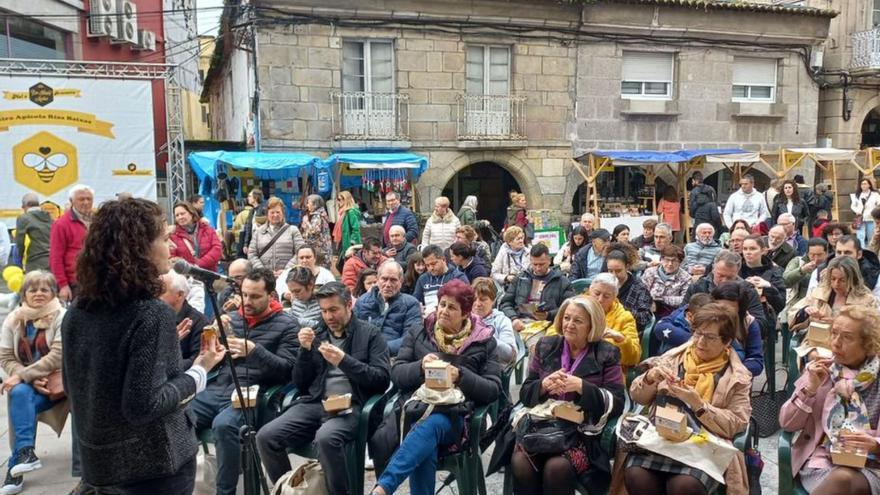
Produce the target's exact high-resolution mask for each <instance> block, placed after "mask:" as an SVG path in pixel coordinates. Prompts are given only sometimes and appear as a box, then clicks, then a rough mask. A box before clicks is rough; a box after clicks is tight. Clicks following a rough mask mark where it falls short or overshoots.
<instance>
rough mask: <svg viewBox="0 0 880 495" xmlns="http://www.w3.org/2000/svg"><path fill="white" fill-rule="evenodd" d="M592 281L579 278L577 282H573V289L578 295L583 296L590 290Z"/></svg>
mask: <svg viewBox="0 0 880 495" xmlns="http://www.w3.org/2000/svg"><path fill="white" fill-rule="evenodd" d="M590 282H592V280H591V279H588V278H579V279H577V280H572V281H571V288H572V290H574V291H575V292H576V293H578V294H583V293H584V292H585V291H586V290H587V289H589V288H590Z"/></svg>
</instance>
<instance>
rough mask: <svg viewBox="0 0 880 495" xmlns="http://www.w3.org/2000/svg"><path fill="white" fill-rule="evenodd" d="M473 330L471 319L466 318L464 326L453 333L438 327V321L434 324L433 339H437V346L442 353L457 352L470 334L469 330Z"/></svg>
mask: <svg viewBox="0 0 880 495" xmlns="http://www.w3.org/2000/svg"><path fill="white" fill-rule="evenodd" d="M472 330H473V325H471V319H470V318H468V319H467V320H465V322H464V328H462V329H461V331H460V332H458V333H457V334H455V335H449V334H448V333H446V332H445V331H443V329H442V328H440V323H439V322H438V323H435V324H434V340H436V341H437V348H438V349H440V352H442V353H444V354H458V351H459V349H461V346H462V345H464V342H465V341H466V340H467V339H468V337H470V336H471V331H472Z"/></svg>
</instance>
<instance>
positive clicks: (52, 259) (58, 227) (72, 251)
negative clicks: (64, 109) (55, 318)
mask: <svg viewBox="0 0 880 495" xmlns="http://www.w3.org/2000/svg"><path fill="white" fill-rule="evenodd" d="M69 198H70V205H71V207H70V209H68V210H67V211H65V212H64V214H63V215H61V216H60V217H59V218H58V220H56V221H55V223H53V224H52V233H51V234H50V236H49V267H50V269H51V270H52V275H55V280H57V281H58V288H59V291H58V297H59V298H60V299H61V300H62V301H70V300H71V299H72V298H73V296H74V292H75V290H76V257H77V256H78V255H79V252H80V250H82V247H83V241H85V238H86V232H88V229H89V224H90V223H91V222H92V203H93V202H94V200H95V191H94V190H93V189H92V188H91V187H89V186H87V185H84V184H77V185H75V186H73V187H72V188H70V194H69Z"/></svg>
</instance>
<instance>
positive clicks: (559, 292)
mask: <svg viewBox="0 0 880 495" xmlns="http://www.w3.org/2000/svg"><path fill="white" fill-rule="evenodd" d="M529 256H530V261H531V266H530V267H529V269H528V270H525V271H524V272H522V273H520V274H519V276H518V277H516V279H514V281H513V282H512V283H511V285H510V287H509V288H508V290H507V291H505V293H504V296H503V297H502V298H501V305H500V309H501V311H503V312H504V314H506V315H507V316H508V318H510V319H511V320H513V329H514V330H516V331H517V332H519V331H521V330H522V329H523V328H525V324H526V323H527V321H528V320H547V321H553V318H555V317H556V311H557V310H558V309H559V306H561V305H562V301H565V300H566V299H568V298H569V297H571V296H573V295H575V294H574V289H572V288H571V282H569V280H568V278H567V277H566V276H565V275H563V274H562V273H561V272H560V271H559V270H558V269H556V268H552V269H551V267H550V252H549V250H548V249H547V246H546V245H545V244H535V245H534V246H532V249H531V251H529ZM526 304H535V305H536V307H537V309H536V310H535V311H529V310H528V309H527V308H526V307H525V305H526Z"/></svg>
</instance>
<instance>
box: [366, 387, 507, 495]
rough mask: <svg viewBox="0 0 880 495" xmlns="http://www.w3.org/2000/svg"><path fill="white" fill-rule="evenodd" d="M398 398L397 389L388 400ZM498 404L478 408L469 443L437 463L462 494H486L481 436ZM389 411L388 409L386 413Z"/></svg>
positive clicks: (438, 468) (471, 422)
mask: <svg viewBox="0 0 880 495" xmlns="http://www.w3.org/2000/svg"><path fill="white" fill-rule="evenodd" d="M397 399H398V392H397V391H396V390H395V391H394V394H393V395H392V396H391V397H390V398H389V399H388V402H389V404H391V403H396V402H397ZM498 405H499V402H498V401H495V402H494V403H493V404H489V405H485V406H480V407H478V408H476V409H475V410H474V412H473V414H471V417H470V420H469V430H468V432H469V438H468V442H467V444H466V445H463V446H462V450H461V451H459V452H456V453H454V454H448V455H446V456H444V457H442V458H440V460H439V462H438V464H437V470H438V471H449V472H450V473H451V474H452V476H454V477H455V482H456V484H457V485H458V493H459V494H460V495H486V476H485V473H484V471H483V460H482V458H481V457H480V454H482V452H481V451H480V436H481V434H482V432H483V428H484V427H485V425H486V416H487V415H488V414H489V413H490V411H491V409H492V407H493V406H494V407H495V408H497V407H498ZM388 412H389V411H387V410H386V414H388ZM362 465H363V463H362ZM380 476H382V473H381V472H379V471H378V470H376V479H379V477H380Z"/></svg>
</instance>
